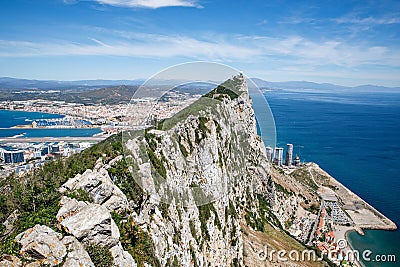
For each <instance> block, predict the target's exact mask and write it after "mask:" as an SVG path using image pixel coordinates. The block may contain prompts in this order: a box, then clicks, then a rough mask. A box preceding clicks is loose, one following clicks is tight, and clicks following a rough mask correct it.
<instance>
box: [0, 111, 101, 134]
mask: <svg viewBox="0 0 400 267" xmlns="http://www.w3.org/2000/svg"><path fill="white" fill-rule="evenodd" d="M62 117H64V116H63V115H58V114H49V113H40V112H26V111H14V110H0V128H1V129H0V138H3V137H16V138H18V137H19V138H21V137H66V136H70V137H87V136H93V135H94V134H97V133H100V132H101V130H100V129H97V128H77V129H74V128H65V129H52V128H35V129H33V128H10V127H13V126H17V125H29V124H31V123H32V121H33V120H38V119H52V118H62Z"/></svg>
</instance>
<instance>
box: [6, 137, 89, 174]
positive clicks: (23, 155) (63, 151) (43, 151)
mask: <svg viewBox="0 0 400 267" xmlns="http://www.w3.org/2000/svg"><path fill="white" fill-rule="evenodd" d="M92 145H93V143H91V142H63V141H61V142H45V143H16V144H8V145H5V144H3V145H1V146H0V166H1V170H2V174H10V173H12V172H15V173H16V174H17V175H23V174H25V173H27V172H29V171H31V170H32V169H34V168H38V167H40V166H41V165H42V164H43V163H44V162H45V161H46V160H49V159H51V158H54V157H69V156H71V155H72V154H75V153H78V152H80V151H82V150H84V149H86V148H88V147H90V146H92Z"/></svg>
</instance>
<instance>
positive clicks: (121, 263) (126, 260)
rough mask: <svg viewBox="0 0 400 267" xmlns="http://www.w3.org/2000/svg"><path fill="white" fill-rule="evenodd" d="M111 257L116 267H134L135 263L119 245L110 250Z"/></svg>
mask: <svg viewBox="0 0 400 267" xmlns="http://www.w3.org/2000/svg"><path fill="white" fill-rule="evenodd" d="M110 251H111V255H112V256H113V258H114V265H115V266H117V267H136V266H137V265H136V262H135V260H134V259H133V257H132V255H131V254H129V253H128V252H127V251H124V249H123V248H122V246H121V244H118V245H116V246H114V247H112V248H111V249H110Z"/></svg>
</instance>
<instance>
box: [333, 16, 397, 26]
mask: <svg viewBox="0 0 400 267" xmlns="http://www.w3.org/2000/svg"><path fill="white" fill-rule="evenodd" d="M334 21H336V22H337V23H339V24H360V25H390V24H399V23H400V18H399V16H398V14H397V15H391V16H386V17H382V18H376V17H371V16H369V17H364V18H361V17H357V16H354V15H350V16H346V17H341V18H337V19H334Z"/></svg>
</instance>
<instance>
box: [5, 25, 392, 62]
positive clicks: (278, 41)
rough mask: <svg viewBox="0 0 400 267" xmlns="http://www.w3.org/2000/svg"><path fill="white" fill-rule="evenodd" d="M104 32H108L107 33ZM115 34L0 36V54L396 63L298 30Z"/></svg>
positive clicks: (379, 49) (387, 53) (377, 52)
mask: <svg viewBox="0 0 400 267" xmlns="http://www.w3.org/2000/svg"><path fill="white" fill-rule="evenodd" d="M110 33H111V32H109V33H108V34H110ZM112 34H114V36H116V37H115V38H114V39H112V40H110V39H103V38H90V39H89V40H90V41H89V42H84V43H82V42H81V43H76V42H67V41H62V42H56V43H42V42H23V41H12V40H0V57H35V56H123V57H142V58H143V57H148V58H176V57H181V58H187V59H190V60H213V61H226V62H233V61H238V62H241V63H256V64H257V63H262V62H269V63H271V62H273V63H275V64H279V65H281V66H283V65H285V66H297V65H304V66H312V67H321V66H327V67H329V66H336V67H340V68H350V69H351V68H357V67H360V66H375V67H376V66H383V67H386V68H389V67H400V49H398V47H385V46H368V45H365V44H355V43H348V42H344V41H337V40H325V41H313V40H310V39H307V38H305V37H302V36H288V37H284V38H276V37H267V36H246V35H231V36H226V35H222V34H219V35H215V34H207V35H205V36H204V35H203V36H201V35H198V36H196V38H195V37H190V36H182V35H175V36H172V35H168V36H167V35H156V34H146V33H134V32H119V31H116V32H112Z"/></svg>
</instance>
